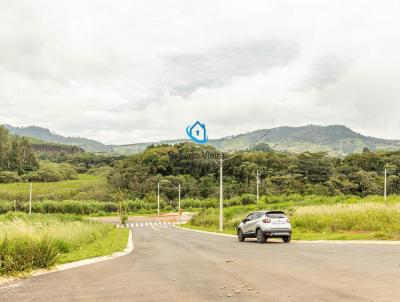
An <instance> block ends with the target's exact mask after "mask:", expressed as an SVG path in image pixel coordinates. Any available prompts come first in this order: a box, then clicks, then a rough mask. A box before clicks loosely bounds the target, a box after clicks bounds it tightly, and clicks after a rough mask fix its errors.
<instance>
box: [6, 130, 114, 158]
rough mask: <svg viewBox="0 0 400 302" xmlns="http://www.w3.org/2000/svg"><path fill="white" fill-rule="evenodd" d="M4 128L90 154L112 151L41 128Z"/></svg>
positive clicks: (92, 141)
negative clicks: (79, 149)
mask: <svg viewBox="0 0 400 302" xmlns="http://www.w3.org/2000/svg"><path fill="white" fill-rule="evenodd" d="M4 126H5V127H6V128H7V129H8V130H9V131H10V133H12V134H15V135H19V136H26V137H32V138H36V139H39V140H42V141H46V142H51V143H55V144H64V145H71V146H78V147H81V148H82V149H84V150H86V151H92V152H111V151H112V148H111V147H110V146H107V145H104V144H102V143H100V142H97V141H95V140H91V139H87V138H81V137H69V136H67V137H66V136H62V135H58V134H55V133H53V132H50V130H49V129H46V128H42V127H37V126H29V127H13V126H10V125H4Z"/></svg>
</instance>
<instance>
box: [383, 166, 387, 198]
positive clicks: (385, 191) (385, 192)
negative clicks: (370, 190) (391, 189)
mask: <svg viewBox="0 0 400 302" xmlns="http://www.w3.org/2000/svg"><path fill="white" fill-rule="evenodd" d="M384 198H385V202H386V201H387V170H386V169H385V187H384Z"/></svg>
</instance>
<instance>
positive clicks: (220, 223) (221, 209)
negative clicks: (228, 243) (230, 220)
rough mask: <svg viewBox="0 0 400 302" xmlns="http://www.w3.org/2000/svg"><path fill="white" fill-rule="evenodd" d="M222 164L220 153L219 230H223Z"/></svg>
mask: <svg viewBox="0 0 400 302" xmlns="http://www.w3.org/2000/svg"><path fill="white" fill-rule="evenodd" d="M222 164H223V155H222V153H221V158H220V166H219V231H220V232H223V231H224V227H223V210H224V196H223V192H224V191H223V183H222V176H223V175H222V173H223V169H222Z"/></svg>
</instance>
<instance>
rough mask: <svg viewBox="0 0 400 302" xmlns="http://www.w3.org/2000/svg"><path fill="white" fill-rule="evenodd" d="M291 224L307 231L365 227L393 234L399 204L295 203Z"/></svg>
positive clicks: (398, 226) (397, 229) (399, 230)
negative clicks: (296, 204) (307, 204)
mask: <svg viewBox="0 0 400 302" xmlns="http://www.w3.org/2000/svg"><path fill="white" fill-rule="evenodd" d="M292 224H293V226H294V227H295V228H297V229H299V230H306V231H311V232H342V231H365V232H379V233H381V234H382V236H390V235H393V236H395V235H398V234H400V204H399V203H397V204H390V205H388V206H386V205H384V204H378V203H371V202H367V203H358V204H338V205H335V206H332V205H331V206H326V205H323V206H307V207H299V208H297V209H296V211H295V214H294V215H293V217H292Z"/></svg>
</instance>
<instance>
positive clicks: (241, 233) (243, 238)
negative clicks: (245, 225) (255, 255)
mask: <svg viewBox="0 0 400 302" xmlns="http://www.w3.org/2000/svg"><path fill="white" fill-rule="evenodd" d="M237 235H238V240H239V242H243V241H244V240H245V239H246V238H245V237H244V235H243V231H242V229H239V230H238V233H237Z"/></svg>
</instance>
